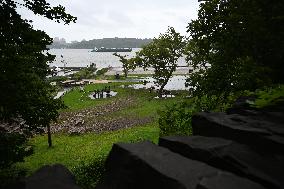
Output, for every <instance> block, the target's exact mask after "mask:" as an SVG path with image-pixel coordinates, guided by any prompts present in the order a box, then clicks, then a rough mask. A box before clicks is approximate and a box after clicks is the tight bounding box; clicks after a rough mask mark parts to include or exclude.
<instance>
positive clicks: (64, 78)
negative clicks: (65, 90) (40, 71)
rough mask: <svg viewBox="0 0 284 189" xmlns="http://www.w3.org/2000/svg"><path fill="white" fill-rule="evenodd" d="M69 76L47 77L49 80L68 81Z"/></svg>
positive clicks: (49, 81)
mask: <svg viewBox="0 0 284 189" xmlns="http://www.w3.org/2000/svg"><path fill="white" fill-rule="evenodd" d="M67 79H68V78H67V77H66V76H53V77H50V78H47V82H48V83H51V82H59V81H66V80H67Z"/></svg>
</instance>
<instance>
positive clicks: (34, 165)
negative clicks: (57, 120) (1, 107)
mask: <svg viewBox="0 0 284 189" xmlns="http://www.w3.org/2000/svg"><path fill="white" fill-rule="evenodd" d="M158 137H159V128H158V127H157V124H156V123H151V124H148V125H146V126H141V127H135V128H129V129H123V130H119V131H114V132H106V133H102V134H84V135H79V136H68V135H59V134H57V135H53V137H52V140H53V147H52V148H48V145H47V136H37V137H35V138H33V139H32V140H31V141H30V144H31V145H33V146H34V154H33V155H31V156H29V157H27V158H25V162H24V163H18V165H17V166H18V167H19V168H24V169H27V170H28V174H31V173H33V172H34V171H35V170H37V169H39V168H40V167H42V166H44V165H50V164H56V163H60V164H63V165H65V166H66V167H67V168H69V170H71V171H72V172H73V173H74V174H75V177H76V180H77V182H78V183H79V184H81V185H83V187H84V188H92V187H94V186H95V184H96V183H97V181H98V179H99V177H98V175H101V174H102V171H103V165H104V161H105V159H106V157H107V155H108V154H109V152H110V150H111V148H112V145H113V144H114V143H118V142H127V143H134V142H139V141H145V140H149V141H152V142H154V143H157V142H158ZM94 165H95V167H92V166H94ZM90 169H91V171H90ZM86 170H87V171H86ZM94 170H95V171H94ZM89 174H90V175H89Z"/></svg>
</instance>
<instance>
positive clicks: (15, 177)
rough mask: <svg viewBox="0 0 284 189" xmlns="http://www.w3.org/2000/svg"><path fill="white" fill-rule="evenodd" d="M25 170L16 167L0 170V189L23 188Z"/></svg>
mask: <svg viewBox="0 0 284 189" xmlns="http://www.w3.org/2000/svg"><path fill="white" fill-rule="evenodd" d="M26 175H27V170H25V169H23V168H17V167H9V168H4V169H0V188H5V189H9V188H17V189H21V188H24V181H25V180H24V179H25V177H26Z"/></svg>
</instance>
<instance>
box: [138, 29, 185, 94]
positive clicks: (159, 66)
mask: <svg viewBox="0 0 284 189" xmlns="http://www.w3.org/2000/svg"><path fill="white" fill-rule="evenodd" d="M184 46H185V41H184V37H183V36H181V35H180V34H179V33H177V32H176V31H175V29H174V28H172V27H169V28H168V30H167V32H166V33H164V34H160V36H159V37H158V38H154V39H153V42H151V43H150V44H148V45H146V46H144V47H143V48H142V50H141V51H139V52H138V53H137V58H136V62H137V65H138V66H142V67H143V68H144V69H148V68H154V75H153V78H154V79H155V80H156V81H155V83H156V84H157V85H158V86H159V87H160V88H159V91H158V94H159V96H161V94H162V91H163V89H164V87H165V86H166V84H167V83H168V81H169V79H170V78H171V77H172V75H173V72H174V71H175V70H176V68H177V61H178V59H179V58H180V57H182V55H183V50H184Z"/></svg>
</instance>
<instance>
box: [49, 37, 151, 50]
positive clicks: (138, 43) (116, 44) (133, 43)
mask: <svg viewBox="0 0 284 189" xmlns="http://www.w3.org/2000/svg"><path fill="white" fill-rule="evenodd" d="M150 42H152V39H147V38H146V39H137V38H117V37H116V38H103V39H93V40H89V41H86V40H82V41H81V42H73V43H66V44H63V43H60V44H59V43H55V42H54V43H53V44H52V45H50V46H49V48H54V49H57V48H68V49H93V48H95V47H96V48H100V47H106V48H142V47H143V46H145V45H147V44H149V43H150Z"/></svg>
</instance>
